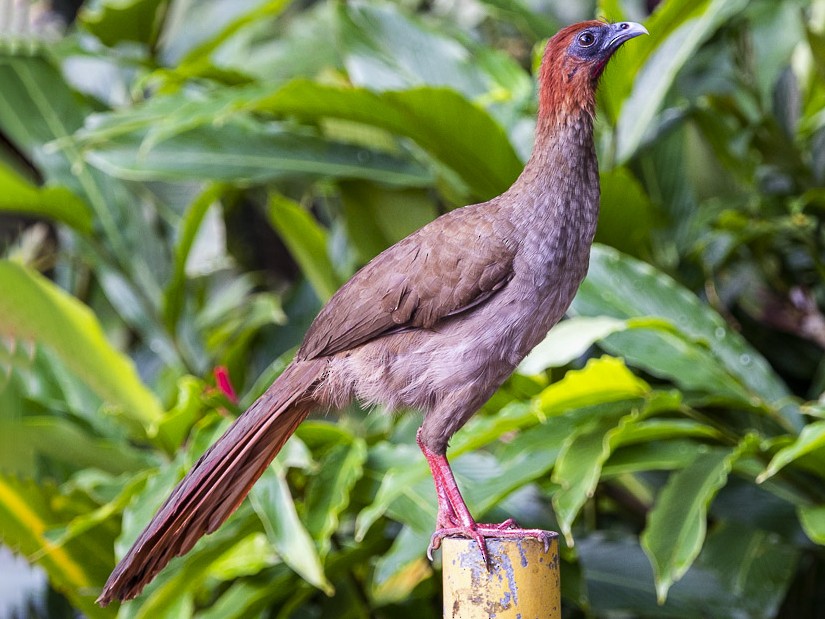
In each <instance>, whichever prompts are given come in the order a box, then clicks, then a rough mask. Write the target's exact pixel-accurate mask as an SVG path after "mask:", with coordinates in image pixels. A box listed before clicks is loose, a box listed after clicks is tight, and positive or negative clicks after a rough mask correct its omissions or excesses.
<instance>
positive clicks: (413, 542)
mask: <svg viewBox="0 0 825 619" xmlns="http://www.w3.org/2000/svg"><path fill="white" fill-rule="evenodd" d="M429 543H430V536H429V535H428V534H427V533H422V532H418V531H414V530H413V529H411V528H410V527H408V526H404V527H403V528H402V529H401V531H400V532H399V533H398V535H397V536H396V538H395V540H394V541H393V544H392V547H391V548H390V549H389V551H388V552H386V553H385V554H384V555H383V556H381V557H380V558H379V559H378V562H377V563H376V565H375V574H374V575H373V577H372V581H371V589H372V591H371V593H372V595H373V596H374V597H375V600H376V602H378V603H379V604H382V605H384V604H392V603H393V602H400V601H403V600H405V599H407V598H408V597H409V595H410V594H411V593H412V591H413V589H415V588H416V587H417V586H418V585H419V584H421V582H422V581H423V580H426V579H427V578H430V577H431V576H432V573H433V569H432V567H431V566H430V562H429V561H428V560H427V556H426V554H424V552H422V549H424V548H426V547H427V544H429Z"/></svg>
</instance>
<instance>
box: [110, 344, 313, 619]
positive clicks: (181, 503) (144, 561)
mask: <svg viewBox="0 0 825 619" xmlns="http://www.w3.org/2000/svg"><path fill="white" fill-rule="evenodd" d="M325 366H326V361H325V360H323V359H312V360H309V361H301V362H298V363H293V364H292V365H290V366H289V367H288V368H287V369H286V370H284V372H283V374H281V376H280V377H279V378H278V380H276V381H275V382H274V383H272V385H271V386H270V387H269V389H267V390H266V393H264V394H263V395H262V396H261V397H260V398H258V399H257V400H256V401H255V403H254V404H253V405H252V406H251V407H250V408H249V410H247V411H246V412H245V413H244V414H243V415H241V416H240V417H238V419H237V420H236V421H235V423H233V424H232V426H230V428H229V429H228V430H227V431H226V433H224V435H223V436H221V437H220V438H219V439H218V440H217V441H216V442H215V444H214V445H212V447H210V448H209V449H208V450H207V451H206V453H204V454H203V456H201V458H200V460H198V461H197V463H196V464H195V466H194V467H192V470H191V471H189V473H187V475H186V477H184V478H183V480H182V481H181V482H180V483H179V484H178V485H177V487H176V488H175V489H174V490H173V491H172V494H171V495H170V496H169V498H168V499H166V502H165V503H164V504H163V506H162V507H161V508H160V509H159V510H158V513H157V514H155V517H154V518H153V519H152V522H150V523H149V526H147V527H146V529H144V531H143V533H141V534H140V536H139V537H138V538H137V541H135V543H134V544H133V545H132V548H131V549H130V550H129V552H128V553H126V556H125V557H123V560H121V562H120V563H119V564H118V565H117V567H115V569H114V571H113V572H112V574H111V576H109V580H108V581H107V582H106V586H105V587H104V588H103V592H102V593H101V594H100V597H99V598H98V599H97V603H98V604H100V605H101V606H106V605H107V604H109V602H111V601H112V600H114V599H118V600H121V601H122V600H129V599H131V598H133V597H135V596H136V595H138V594H139V593H140V592H141V590H142V589H143V587H144V586H146V584H147V583H148V582H149V581H151V580H152V578H154V577H155V575H156V574H157V573H158V572H159V571H160V570H162V569H163V568H164V567H165V566H166V564H167V563H169V561H170V560H171V559H173V558H174V557H177V556H179V555H182V554H184V553H186V552H188V551H189V550H190V549H191V548H192V546H194V545H195V542H197V541H198V539H200V538H201V536H203V535H206V534H208V533H212V532H213V531H215V529H217V528H218V527H219V526H220V525H221V524H222V523H223V522H224V520H226V519H227V518H228V517H229V515H230V514H231V513H232V512H233V511H235V509H236V508H237V507H238V506H239V505H240V504H241V502H242V501H243V499H244V497H245V496H246V495H247V493H248V492H249V490H250V488H252V485H253V484H254V483H255V482H256V481H257V480H258V478H259V477H260V476H261V475H262V474H263V472H264V470H265V469H266V467H267V466H269V463H270V462H272V459H273V458H274V457H275V456H276V455H277V454H278V452H279V451H280V450H281V447H283V445H284V443H286V441H287V439H288V438H289V437H290V436H292V433H293V432H295V429H296V428H297V427H298V425H299V424H300V423H301V422H302V421H303V420H304V419H305V418H306V416H307V415H308V414H309V412H310V411H311V410H312V404H313V403H312V400H311V398H310V397H309V390H310V388H311V387H312V385H313V384H314V383H316V382H317V381H318V380H319V379H320V378H321V376H322V375H323V372H324V368H325Z"/></svg>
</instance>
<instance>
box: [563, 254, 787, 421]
mask: <svg viewBox="0 0 825 619" xmlns="http://www.w3.org/2000/svg"><path fill="white" fill-rule="evenodd" d="M571 313H572V314H573V315H579V316H605V315H606V316H612V317H614V318H619V319H628V318H637V317H656V318H661V319H664V320H666V321H668V322H669V323H670V324H671V325H672V329H671V331H670V332H668V331H664V330H661V333H655V332H653V331H649V330H641V329H640V330H638V331H632V332H622V333H616V334H614V335H611V336H609V337H608V338H607V339H605V340H604V341H603V342H602V343H601V345H602V346H603V347H604V348H605V349H606V350H608V351H609V352H613V353H614V354H621V355H622V356H623V357H624V358H626V359H627V360H628V361H629V362H630V363H632V364H634V365H638V366H639V367H642V368H644V369H645V370H647V371H650V372H651V373H653V374H657V375H659V376H662V375H666V376H668V377H669V378H671V379H673V380H677V381H678V380H682V381H690V382H686V383H685V384H689V385H691V388H694V386H695V387H701V384H702V381H704V380H713V383H712V384H715V385H717V386H723V387H724V393H726V394H727V395H729V396H730V395H733V394H734V393H738V392H741V391H742V390H743V389H744V390H746V393H747V394H748V401H750V402H752V404H753V405H758V406H764V407H765V408H766V409H767V411H768V412H769V413H770V414H772V415H774V416H775V418H776V419H777V420H778V421H780V422H781V423H783V424H784V425H786V426H788V427H789V428H793V429H801V427H802V420H801V417H800V415H799V410H798V408H797V407H796V406H794V405H793V404H792V403H790V402H789V400H788V396H789V392H788V388H787V387H786V386H785V385H784V383H783V382H782V380H781V379H780V378H779V377H778V376H777V374H776V373H775V372H774V371H773V370H772V369H771V367H770V366H769V365H768V363H767V361H765V359H764V358H763V357H762V356H761V355H760V354H759V353H758V352H757V351H756V350H755V349H754V348H753V347H751V346H750V345H749V344H748V343H747V342H746V341H745V339H744V338H743V337H742V336H741V335H739V334H738V333H736V332H734V331H733V330H731V329H730V328H729V327H728V325H727V324H726V323H725V321H724V320H723V319H722V317H721V316H719V314H717V313H716V312H714V311H713V310H712V309H711V308H709V307H708V306H707V305H705V304H703V303H701V302H700V300H699V299H698V298H697V297H696V296H695V295H693V294H692V293H691V292H690V291H688V290H687V289H686V288H684V287H682V286H681V285H680V284H678V283H677V282H676V281H674V280H673V279H671V278H670V277H669V276H667V275H665V274H664V273H662V272H660V271H657V270H656V269H654V268H653V267H651V266H650V265H648V264H646V263H643V262H640V261H639V260H636V259H634V258H631V257H629V256H626V255H624V254H621V253H619V252H617V251H615V250H613V249H610V248H608V247H605V246H603V245H594V246H593V251H592V252H591V259H590V270H589V272H588V275H587V278H586V279H585V281H584V282H583V283H582V286H581V288H580V289H579V292H578V294H577V295H576V298H575V299H574V300H573V304H572V306H571ZM673 329H675V330H676V332H678V333H679V334H680V336H679V337H677V336H676V335H675V334H674V333H673ZM637 337H638V338H639V339H637ZM687 348H692V349H694V352H693V353H691V354H692V355H695V360H697V361H698V360H704V361H705V362H711V363H714V362H715V363H718V364H719V365H720V366H721V367H722V368H723V369H724V372H722V373H719V372H714V374H715V375H716V376H709V375H708V372H707V371H706V370H705V369H703V367H701V366H697V365H693V367H692V368H691V367H687V366H686V365H685V362H684V361H683V360H682V359H680V355H682V354H684V353H685V352H686V349H687ZM720 381H722V382H721V383H720ZM734 385H736V387H734Z"/></svg>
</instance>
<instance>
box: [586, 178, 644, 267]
mask: <svg viewBox="0 0 825 619" xmlns="http://www.w3.org/2000/svg"><path fill="white" fill-rule="evenodd" d="M600 181H601V183H600V184H601V206H600V209H599V224H598V228H597V230H596V242H598V243H603V244H605V245H609V246H611V247H615V248H616V249H618V250H619V251H623V252H625V253H628V254H630V255H632V256H636V257H637V258H641V257H643V256H646V255H649V254H650V246H651V238H650V235H651V230H652V228H653V226H654V223H655V222H656V218H655V211H654V207H653V204H652V203H651V201H650V198H649V197H648V195H647V193H645V189H644V187H643V186H642V184H641V183H640V182H639V181H638V180H637V179H636V177H635V176H633V175H632V174H631V172H630V171H629V170H628V169H627V168H625V167H617V168H613V169H612V170H610V171H607V172H603V173H602V174H601V178H600Z"/></svg>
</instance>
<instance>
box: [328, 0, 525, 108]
mask: <svg viewBox="0 0 825 619" xmlns="http://www.w3.org/2000/svg"><path fill="white" fill-rule="evenodd" d="M338 6H339V23H340V28H341V31H340V34H341V44H342V45H341V46H342V48H343V51H344V53H345V65H346V69H347V73H348V77H349V78H350V80H351V81H352V83H354V84H356V85H358V86H363V87H366V88H369V89H370V90H374V91H384V90H402V89H406V88H412V87H416V86H443V87H447V88H450V89H452V90H455V91H457V92H459V93H461V94H462V95H463V96H465V97H467V98H469V99H472V100H476V99H477V98H481V97H486V96H494V95H496V94H498V93H499V91H504V92H502V93H501V94H499V96H500V97H506V96H508V95H510V94H511V91H512V87H513V83H514V82H517V81H518V82H520V84H521V85H520V86H519V87H517V88H527V89H528V90H529V87H530V80H529V78H527V76H526V75H525V74H524V72H523V70H521V68H520V67H519V66H518V65H517V64H516V63H515V62H514V61H512V60H511V59H509V58H507V57H506V56H505V55H504V54H502V53H501V52H495V53H496V54H497V55H498V56H499V57H500V58H499V60H498V62H490V61H484V60H483V56H484V55H489V54H490V52H489V51H487V50H485V48H483V47H481V46H477V47H476V48H475V49H469V48H468V47H467V46H465V45H464V44H463V43H461V42H459V41H458V40H457V39H456V38H455V37H448V36H445V34H444V33H443V32H439V31H436V30H435V29H432V28H429V27H427V25H426V24H425V23H424V22H422V21H421V20H418V19H415V18H411V17H408V16H407V15H405V14H404V12H403V9H402V10H399V7H398V6H397V5H394V4H389V3H383V4H369V3H348V4H343V5H338ZM485 52H486V54H485ZM496 64H498V65H501V64H505V66H506V69H504V70H501V69H499V70H494V71H491V70H490V66H491V65H496ZM516 75H519V76H523V77H522V79H521V80H518V78H516V77H514V76H516Z"/></svg>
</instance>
